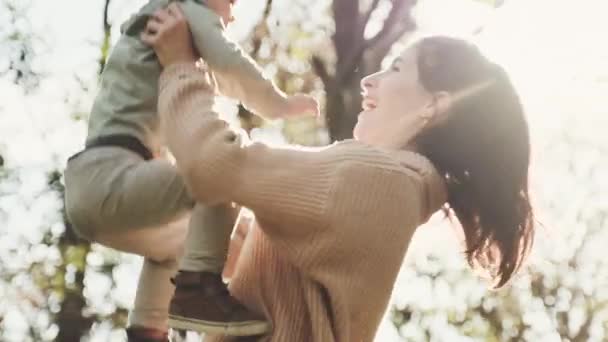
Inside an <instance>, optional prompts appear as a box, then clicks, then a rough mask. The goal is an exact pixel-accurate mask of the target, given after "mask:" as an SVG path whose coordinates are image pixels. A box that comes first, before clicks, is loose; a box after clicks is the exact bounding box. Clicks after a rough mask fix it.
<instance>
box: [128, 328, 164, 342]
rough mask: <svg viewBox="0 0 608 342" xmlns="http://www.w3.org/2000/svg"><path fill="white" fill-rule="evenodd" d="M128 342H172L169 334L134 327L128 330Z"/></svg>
mask: <svg viewBox="0 0 608 342" xmlns="http://www.w3.org/2000/svg"><path fill="white" fill-rule="evenodd" d="M127 341H128V342H170V341H169V334H167V332H166V331H160V330H156V329H152V328H146V327H139V326H132V327H128V328H127Z"/></svg>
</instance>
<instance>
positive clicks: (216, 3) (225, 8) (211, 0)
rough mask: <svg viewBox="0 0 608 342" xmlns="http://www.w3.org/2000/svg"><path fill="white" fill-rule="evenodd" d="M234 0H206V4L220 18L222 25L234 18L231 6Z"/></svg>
mask: <svg viewBox="0 0 608 342" xmlns="http://www.w3.org/2000/svg"><path fill="white" fill-rule="evenodd" d="M235 2H236V0H207V6H209V8H210V9H211V10H213V11H214V12H215V13H217V15H219V16H220V17H221V18H222V21H223V22H224V25H228V24H230V23H231V22H232V21H233V20H234V17H233V16H232V6H233V5H234V3H235Z"/></svg>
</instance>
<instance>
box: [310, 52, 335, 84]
mask: <svg viewBox="0 0 608 342" xmlns="http://www.w3.org/2000/svg"><path fill="white" fill-rule="evenodd" d="M310 62H311V64H312V68H313V70H314V71H315V74H316V75H317V76H319V78H320V79H321V82H323V86H324V87H325V89H326V90H327V89H329V88H331V87H332V85H333V80H332V77H331V76H330V75H329V73H328V72H327V67H326V66H325V63H324V62H323V60H321V57H319V56H316V55H315V56H312V59H311V61H310Z"/></svg>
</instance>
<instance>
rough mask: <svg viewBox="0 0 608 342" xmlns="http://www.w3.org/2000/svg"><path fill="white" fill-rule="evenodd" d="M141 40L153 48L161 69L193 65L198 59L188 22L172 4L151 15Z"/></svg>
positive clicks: (175, 5)
mask: <svg viewBox="0 0 608 342" xmlns="http://www.w3.org/2000/svg"><path fill="white" fill-rule="evenodd" d="M141 40H142V41H143V42H144V43H146V44H148V45H150V46H151V47H152V48H154V51H156V55H157V56H158V60H159V61H160V64H162V66H163V67H168V66H169V65H171V64H177V63H194V62H196V60H197V59H198V54H197V53H196V51H195V49H194V46H193V44H192V35H191V33H190V28H189V27H188V22H187V21H186V18H185V16H184V14H183V12H182V10H181V8H180V7H179V6H178V5H177V4H176V3H174V2H173V3H171V4H170V5H169V6H168V7H167V8H166V9H160V10H157V11H156V12H155V13H154V14H153V15H152V17H151V18H150V19H149V20H148V23H147V24H146V29H145V30H144V32H142V34H141Z"/></svg>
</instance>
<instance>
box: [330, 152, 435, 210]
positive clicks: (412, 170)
mask: <svg viewBox="0 0 608 342" xmlns="http://www.w3.org/2000/svg"><path fill="white" fill-rule="evenodd" d="M331 149H333V153H335V154H336V155H337V156H341V157H339V158H343V161H342V163H341V164H342V166H341V167H340V169H341V172H340V173H339V177H338V178H339V179H338V182H337V184H338V186H337V187H336V191H334V195H335V196H338V197H339V196H343V195H353V192H357V193H358V194H357V196H365V197H373V196H372V194H373V193H378V194H379V196H380V197H381V198H384V197H386V196H389V197H391V198H393V199H395V200H397V199H399V200H407V201H413V200H415V199H416V197H415V196H414V197H412V194H414V193H419V194H421V195H422V194H424V196H422V197H423V198H420V199H424V202H426V201H428V203H425V204H426V206H427V209H428V210H429V211H434V210H436V209H437V208H438V207H439V206H441V204H442V203H444V202H445V200H446V189H445V183H444V181H443V179H442V177H441V176H440V173H439V172H438V171H437V169H436V168H435V167H434V166H433V164H432V163H431V161H430V160H429V159H427V158H426V157H424V156H423V155H421V154H418V153H416V152H413V151H405V150H402V151H396V150H385V149H379V148H376V147H373V146H370V145H366V144H363V143H361V142H358V141H354V140H349V141H344V142H340V143H336V144H334V145H333V146H332V147H331ZM340 189H342V190H340ZM389 194H390V195H389ZM375 200H378V199H375ZM375 200H374V201H375Z"/></svg>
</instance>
